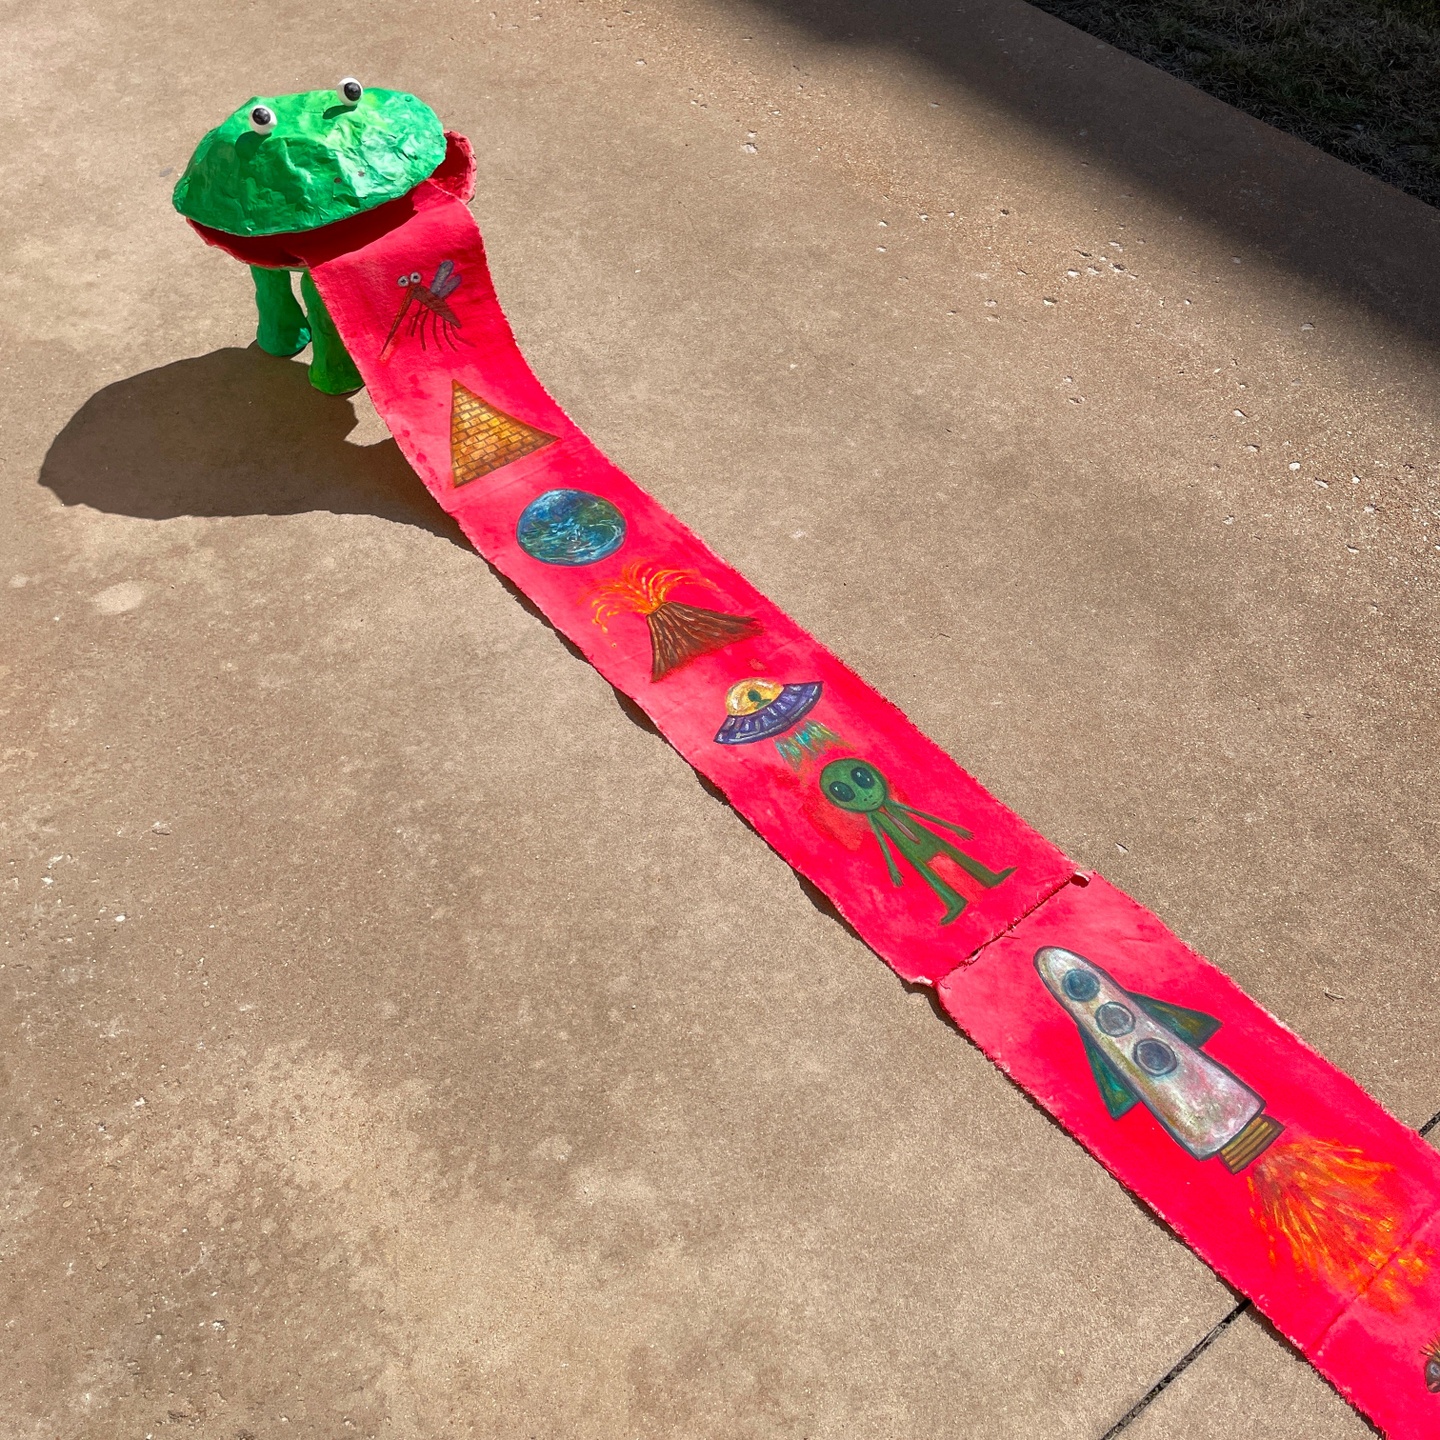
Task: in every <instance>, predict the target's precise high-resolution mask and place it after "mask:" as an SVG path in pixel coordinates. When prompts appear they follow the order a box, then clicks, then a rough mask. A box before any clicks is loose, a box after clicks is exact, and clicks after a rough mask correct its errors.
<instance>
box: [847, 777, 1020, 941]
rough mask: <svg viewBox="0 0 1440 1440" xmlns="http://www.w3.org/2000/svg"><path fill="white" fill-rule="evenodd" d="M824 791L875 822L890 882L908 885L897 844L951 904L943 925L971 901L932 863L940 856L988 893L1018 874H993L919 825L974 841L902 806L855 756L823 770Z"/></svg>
mask: <svg viewBox="0 0 1440 1440" xmlns="http://www.w3.org/2000/svg"><path fill="white" fill-rule="evenodd" d="M820 793H821V794H822V795H824V797H825V798H826V799H827V800H828V801H829V802H830V803H831V804H832V805H837V806H839V808H840V809H841V810H850V811H853V812H854V813H856V814H858V815H863V816H864V817H865V818H866V819H867V820H868V821H869V822H870V828H871V829H872V830H873V831H874V832H875V838H876V840H878V841H879V842H880V852H881V854H883V855H884V856H885V864H886V867H887V868H888V869H889V871H890V879H891V880H892V881H893V882H894V883H895V884H896V885H903V884H904V883H905V881H904V879H903V877H902V876H901V874H900V867H899V866H898V865H896V863H895V857H894V855H893V854H892V853H891V846H893V847H894V848H895V849H896V850H898V851H899V852H900V853H901V854H902V855H903V856H904V857H905V858H906V859H907V860H908V861H909V862H910V864H911V865H913V866H914V867H915V869H916V870H918V871H919V872H920V878H921V879H922V880H924V881H925V883H926V884H927V885H928V886H929V887H930V888H931V889H932V890H933V891H934V892H935V893H936V894H937V895H938V896H939V897H940V898H941V899H942V900H943V901H944V902H945V916H944V918H943V919H942V920H941V921H940V923H941V924H942V925H948V924H949V923H950V922H951V921H952V920H954V919H955V918H956V917H957V916H958V915H959V914H960V913H961V912H962V911H963V910H964V909H965V906H966V905H967V904H969V901H968V900H966V898H965V896H963V895H962V894H961V893H960V892H959V891H958V890H956V889H954V888H953V887H952V886H950V885H948V884H947V883H946V882H945V881H944V880H943V879H942V878H941V877H940V876H939V875H937V874H936V873H935V871H934V870H932V869H931V868H930V862H931V861H933V860H934V859H935V858H936V857H937V856H939V855H945V856H948V857H949V858H950V859H951V860H953V861H954V862H955V863H956V864H957V865H959V866H960V868H961V869H962V870H964V871H965V873H966V874H967V875H969V876H970V877H971V878H972V879H974V880H976V881H978V882H979V883H980V884H981V885H983V886H984V887H985V888H986V889H987V890H989V889H993V888H994V887H995V886H996V885H998V884H999V883H1000V882H1001V881H1002V880H1005V879H1007V878H1008V877H1009V876H1011V875H1013V874H1014V873H1015V867H1014V866H1013V865H1012V866H1011V867H1010V868H1009V869H1008V870H1000V871H995V870H991V869H989V868H988V867H987V866H984V865H982V864H981V863H980V862H979V861H978V860H976V859H975V858H974V857H973V856H970V855H967V854H966V853H965V852H964V851H963V850H961V849H958V848H957V847H956V846H954V845H952V844H951V843H950V842H949V841H948V840H945V839H942V838H941V837H940V836H939V835H936V834H935V833H934V832H933V831H932V830H927V829H926V828H925V827H924V826H923V825H920V824H917V823H916V822H917V821H920V820H925V821H928V822H929V823H930V824H931V825H939V826H942V827H943V828H944V829H946V830H950V831H953V832H954V833H955V834H956V835H958V836H960V838H961V839H962V840H969V839H970V838H971V833H970V831H968V830H966V829H964V828H963V827H962V826H960V825H954V824H952V823H951V822H950V821H949V820H942V819H940V817H939V816H938V815H927V814H926V813H925V812H924V811H923V810H916V809H914V808H913V807H911V806H909V805H902V804H901V803H900V801H898V800H896V799H895V798H894V796H892V795H891V794H890V786H889V784H888V783H887V782H886V779H885V777H884V776H883V775H882V774H881V773H880V772H879V771H878V770H877V769H876V768H875V767H874V766H873V765H871V764H870V763H869V762H868V761H865V760H859V759H856V758H855V757H854V756H851V757H850V758H849V759H846V760H832V761H831V762H830V763H829V764H828V765H827V766H826V767H825V768H824V769H823V770H822V771H821V772H820ZM887 842H888V843H887Z"/></svg>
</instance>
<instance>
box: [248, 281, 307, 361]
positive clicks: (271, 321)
mask: <svg viewBox="0 0 1440 1440" xmlns="http://www.w3.org/2000/svg"><path fill="white" fill-rule="evenodd" d="M250 274H251V275H252V276H253V277H254V280H255V309H256V311H257V313H258V314H259V316H260V323H259V325H257V326H256V328H255V343H256V344H257V345H258V346H259V347H260V348H261V349H262V350H263V351H264V352H265V353H266V354H267V355H282V356H284V355H298V354H299V353H300V352H301V351H302V350H303V349H304V348H305V347H306V346H307V345H308V344H309V343H310V330H309V327H308V326H307V325H306V324H305V312H304V311H303V310H302V309H301V308H300V306H299V304H298V303H297V302H296V299H295V293H294V291H292V290H291V288H290V272H289V271H288V270H267V269H265V268H263V267H262V266H259V265H252V266H251V267H250Z"/></svg>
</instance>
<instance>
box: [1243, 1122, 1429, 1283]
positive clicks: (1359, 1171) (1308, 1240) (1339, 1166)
mask: <svg viewBox="0 0 1440 1440" xmlns="http://www.w3.org/2000/svg"><path fill="white" fill-rule="evenodd" d="M1248 1178H1249V1184H1250V1196H1251V1200H1252V1201H1253V1203H1254V1207H1255V1212H1256V1217H1257V1219H1258V1220H1259V1222H1260V1225H1261V1227H1262V1228H1263V1229H1264V1231H1265V1233H1266V1234H1267V1235H1268V1236H1269V1237H1270V1259H1271V1261H1272V1262H1273V1261H1274V1260H1275V1259H1276V1258H1277V1248H1278V1242H1279V1241H1281V1240H1283V1241H1284V1242H1285V1244H1286V1246H1287V1247H1288V1248H1289V1251H1290V1254H1291V1257H1292V1258H1293V1259H1294V1261H1295V1263H1296V1264H1297V1265H1299V1266H1300V1267H1301V1268H1302V1269H1305V1270H1308V1271H1310V1272H1311V1273H1312V1274H1314V1275H1317V1276H1318V1277H1320V1278H1321V1279H1322V1280H1324V1281H1325V1283H1326V1284H1328V1285H1330V1286H1331V1287H1332V1288H1333V1289H1335V1290H1338V1291H1340V1292H1341V1293H1342V1294H1346V1295H1358V1294H1360V1292H1361V1291H1363V1290H1365V1288H1366V1286H1367V1285H1368V1286H1369V1292H1368V1293H1369V1294H1370V1295H1372V1296H1374V1297H1375V1299H1376V1300H1377V1301H1379V1302H1380V1303H1382V1304H1384V1305H1386V1306H1387V1307H1389V1308H1397V1307H1398V1306H1400V1305H1401V1304H1402V1303H1404V1301H1405V1300H1406V1299H1407V1298H1408V1296H1409V1294H1410V1292H1411V1291H1412V1289H1413V1288H1414V1287H1415V1286H1416V1285H1418V1284H1419V1283H1420V1281H1421V1280H1422V1279H1423V1278H1424V1275H1425V1272H1426V1269H1427V1265H1428V1258H1429V1257H1428V1255H1422V1254H1420V1253H1418V1252H1417V1251H1415V1250H1411V1251H1409V1252H1408V1253H1405V1254H1399V1253H1397V1250H1398V1249H1399V1247H1400V1245H1401V1241H1402V1239H1403V1231H1402V1214H1403V1211H1404V1208H1405V1206H1404V1197H1403V1194H1402V1189H1401V1182H1400V1177H1399V1175H1398V1174H1397V1173H1396V1170H1395V1167H1394V1166H1393V1165H1389V1164H1386V1163H1385V1162H1384V1161H1381V1160H1367V1159H1366V1158H1365V1155H1364V1152H1363V1151H1361V1150H1358V1149H1356V1148H1355V1147H1354V1146H1353V1145H1337V1144H1334V1143H1332V1142H1330V1141H1326V1140H1316V1139H1314V1138H1312V1137H1310V1136H1300V1137H1298V1138H1296V1139H1287V1140H1284V1141H1281V1142H1280V1143H1278V1144H1276V1145H1274V1146H1272V1148H1271V1149H1270V1150H1269V1152H1268V1153H1266V1154H1265V1155H1262V1156H1261V1157H1260V1159H1259V1160H1257V1161H1256V1162H1255V1166H1254V1168H1253V1169H1252V1170H1251V1171H1250V1174H1249V1177H1248Z"/></svg>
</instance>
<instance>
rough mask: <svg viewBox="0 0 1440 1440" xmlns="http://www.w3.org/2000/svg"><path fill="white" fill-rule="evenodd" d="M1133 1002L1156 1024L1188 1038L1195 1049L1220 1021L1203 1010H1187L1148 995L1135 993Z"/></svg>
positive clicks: (1213, 1030) (1217, 1026) (1208, 1036)
mask: <svg viewBox="0 0 1440 1440" xmlns="http://www.w3.org/2000/svg"><path fill="white" fill-rule="evenodd" d="M1135 1002H1136V1003H1137V1004H1138V1005H1139V1006H1140V1008H1141V1009H1142V1010H1143V1011H1144V1012H1145V1013H1146V1014H1147V1015H1148V1016H1149V1017H1150V1018H1151V1019H1152V1020H1153V1021H1154V1022H1155V1023H1156V1024H1157V1025H1163V1026H1164V1027H1165V1028H1166V1029H1167V1030H1168V1031H1170V1033H1171V1034H1172V1035H1178V1036H1179V1037H1180V1038H1181V1039H1182V1040H1188V1041H1189V1042H1190V1044H1192V1045H1194V1046H1195V1047H1196V1049H1199V1047H1200V1046H1202V1045H1203V1044H1204V1043H1205V1042H1206V1041H1207V1040H1208V1039H1209V1038H1210V1037H1211V1036H1212V1035H1213V1034H1214V1033H1215V1032H1216V1031H1217V1030H1218V1029H1219V1028H1220V1022H1219V1021H1218V1020H1217V1019H1216V1018H1215V1017H1214V1016H1213V1015H1207V1014H1205V1012H1204V1011H1203V1010H1187V1009H1186V1008H1185V1007H1184V1006H1183V1005H1172V1004H1171V1003H1170V1002H1169V1001H1168V1000H1152V999H1151V998H1150V997H1149V996H1148V995H1136V996H1135Z"/></svg>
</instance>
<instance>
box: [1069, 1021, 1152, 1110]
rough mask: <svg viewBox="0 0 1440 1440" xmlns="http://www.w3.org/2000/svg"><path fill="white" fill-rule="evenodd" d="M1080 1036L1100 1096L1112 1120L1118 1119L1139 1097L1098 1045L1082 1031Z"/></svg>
mask: <svg viewBox="0 0 1440 1440" xmlns="http://www.w3.org/2000/svg"><path fill="white" fill-rule="evenodd" d="M1080 1038H1081V1039H1082V1040H1083V1041H1084V1042H1085V1058H1086V1059H1087V1060H1089V1062H1090V1069H1091V1071H1092V1072H1093V1073H1094V1075H1095V1083H1096V1084H1097V1085H1098V1086H1099V1087H1100V1098H1101V1099H1102V1100H1104V1102H1105V1108H1106V1109H1107V1110H1108V1111H1109V1112H1110V1118H1111V1119H1112V1120H1118V1119H1119V1118H1120V1117H1121V1116H1122V1115H1124V1114H1125V1113H1126V1112H1127V1111H1128V1110H1129V1109H1130V1107H1131V1106H1132V1105H1134V1104H1135V1102H1136V1100H1137V1099H1138V1098H1139V1097H1138V1096H1137V1095H1136V1094H1135V1092H1134V1091H1133V1090H1132V1089H1131V1088H1130V1087H1129V1086H1128V1085H1127V1084H1126V1083H1125V1081H1124V1079H1123V1078H1122V1077H1121V1075H1120V1073H1119V1071H1118V1070H1116V1069H1115V1067H1114V1066H1113V1065H1111V1063H1110V1062H1109V1061H1108V1060H1107V1059H1106V1058H1105V1056H1104V1054H1103V1053H1102V1051H1101V1049H1100V1047H1099V1046H1098V1045H1097V1044H1096V1043H1095V1042H1094V1041H1093V1040H1092V1039H1091V1038H1090V1037H1089V1036H1088V1035H1087V1034H1086V1033H1085V1032H1084V1031H1083V1030H1081V1031H1080Z"/></svg>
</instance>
